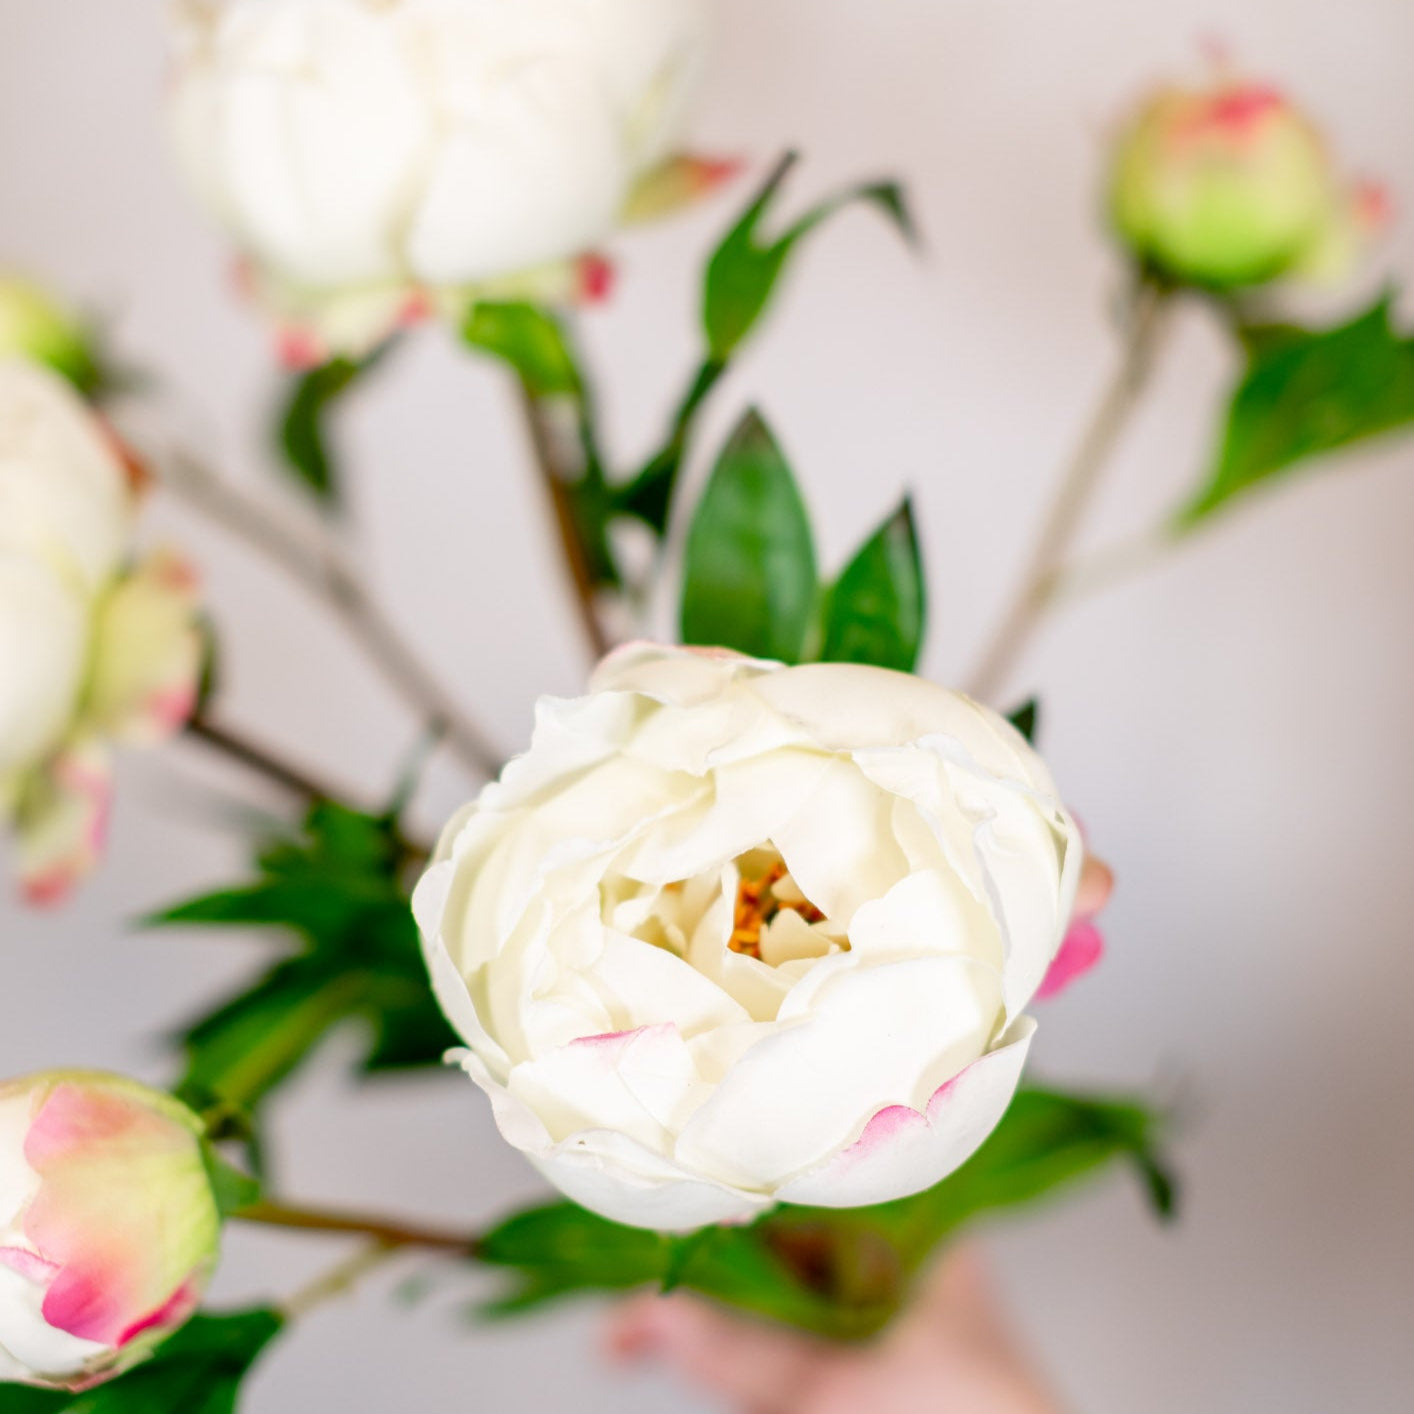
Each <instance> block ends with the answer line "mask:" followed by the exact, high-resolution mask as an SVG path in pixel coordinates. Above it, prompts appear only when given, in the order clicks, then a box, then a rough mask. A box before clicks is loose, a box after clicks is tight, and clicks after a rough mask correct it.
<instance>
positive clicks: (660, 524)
mask: <svg viewBox="0 0 1414 1414" xmlns="http://www.w3.org/2000/svg"><path fill="white" fill-rule="evenodd" d="M726 371H727V365H726V363H725V362H724V361H723V360H721V359H718V358H708V359H706V360H704V362H703V363H702V365H701V366H700V367H699V368H698V369H697V372H696V373H695V374H694V375H693V379H692V382H691V383H690V384H689V386H688V390H687V393H686V394H685V395H684V397H683V399H682V402H681V403H680V404H679V405H678V409H677V412H676V413H675V414H674V415H673V421H672V427H671V429H670V431H669V433H668V440H667V442H666V443H665V444H664V445H663V447H662V448H661V450H659V451H658V452H656V453H654V455H653V457H652V458H651V459H650V460H649V462H648V464H647V465H646V466H645V467H644V468H643V470H642V471H640V472H639V473H638V475H637V476H636V477H635V478H634V479H633V480H632V481H631V482H629V484H628V485H627V486H624V487H622V488H620V489H618V490H617V491H616V493H615V509H616V510H618V511H619V512H620V513H621V514H623V515H631V516H634V517H636V518H637V519H638V520H641V521H642V522H643V523H644V524H645V525H646V526H648V527H649V528H650V529H651V530H652V531H653V532H654V533H655V534H656V535H657V536H658V538H659V539H660V540H661V539H662V538H663V537H664V536H665V535H666V534H667V533H668V521H669V518H670V517H671V515H672V508H673V494H674V492H675V491H676V490H677V484H678V480H679V478H680V477H681V475H682V468H683V462H684V460H685V459H686V457H687V449H688V443H689V441H690V440H691V437H692V432H693V429H694V427H695V426H696V425H697V415H698V413H699V412H700V411H701V410H702V408H703V406H704V405H705V404H706V402H707V399H708V397H709V396H710V395H711V393H712V390H713V389H714V388H715V387H716V386H717V384H718V383H719V382H721V380H722V376H723V375H724V374H725V373H726Z"/></svg>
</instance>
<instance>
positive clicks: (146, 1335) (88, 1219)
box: [0, 1071, 221, 1389]
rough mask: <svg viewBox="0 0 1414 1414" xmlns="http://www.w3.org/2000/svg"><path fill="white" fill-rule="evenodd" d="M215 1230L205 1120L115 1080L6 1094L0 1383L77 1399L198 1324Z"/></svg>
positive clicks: (1, 1127)
mask: <svg viewBox="0 0 1414 1414" xmlns="http://www.w3.org/2000/svg"><path fill="white" fill-rule="evenodd" d="M220 1229H221V1219H220V1214H219V1212H218V1209H217V1203H216V1198H215V1195H214V1194H213V1191H212V1186H211V1180H210V1178H209V1176H208V1170H207V1166H206V1161H205V1156H204V1151H203V1146H202V1126H201V1122H200V1120H198V1118H197V1117H196V1116H195V1115H194V1114H193V1113H192V1112H191V1111H190V1110H188V1109H187V1108H186V1107H185V1106H184V1105H181V1104H179V1103H177V1101H175V1100H173V1099H172V1098H170V1097H169V1096H167V1095H164V1094H161V1093H160V1092H158V1091H155V1090H149V1089H148V1088H147V1087H145V1086H143V1085H139V1084H137V1083H136V1082H135V1081H131V1080H126V1079H123V1078H121V1077H119V1076H113V1075H102V1074H94V1073H90V1072H81V1071H52V1072H47V1073H45V1074H42V1075H35V1076H30V1077H27V1078H25V1079H22V1080H16V1081H11V1082H9V1083H6V1084H0V1382H5V1381H8V1382H18V1383H21V1384H30V1385H40V1386H45V1387H51V1388H58V1389H81V1388H84V1387H86V1386H88V1385H90V1384H93V1383H96V1382H97V1381H99V1380H103V1379H106V1378H108V1377H109V1376H111V1375H114V1374H117V1373H119V1372H120V1371H122V1370H124V1369H126V1368H128V1366H130V1365H131V1364H133V1363H134V1362H135V1361H136V1360H139V1359H141V1358H142V1357H143V1356H144V1355H145V1354H146V1353H147V1352H148V1351H150V1350H151V1349H152V1348H153V1346H155V1345H156V1344H157V1343H159V1342H160V1341H161V1340H162V1339H164V1338H165V1337H166V1336H168V1335H170V1334H171V1333H172V1332H173V1331H175V1330H176V1329H177V1328H178V1327H180V1326H181V1325H183V1324H184V1323H185V1322H186V1320H187V1319H188V1318H189V1317H190V1316H191V1315H192V1314H193V1312H194V1311H195V1310H196V1307H197V1305H198V1303H199V1302H200V1300H201V1297H202V1294H203V1292H204V1290H205V1288H206V1284H207V1281H208V1279H209V1278H210V1275H211V1272H212V1270H213V1269H214V1267H215V1264H216V1258H217V1250H218V1244H219V1239H220Z"/></svg>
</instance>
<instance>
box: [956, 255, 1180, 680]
mask: <svg viewBox="0 0 1414 1414" xmlns="http://www.w3.org/2000/svg"><path fill="white" fill-rule="evenodd" d="M1169 293H1170V292H1169V291H1168V290H1167V289H1165V288H1164V287H1162V286H1160V285H1157V284H1155V283H1154V282H1153V281H1152V280H1148V279H1142V280H1141V281H1140V283H1139V285H1138V288H1137V289H1136V292H1135V295H1134V299H1133V304H1132V307H1131V309H1130V311H1129V323H1128V327H1127V329H1126V334H1125V342H1124V350H1123V355H1122V357H1121V359H1120V364H1119V368H1118V371H1117V372H1116V375H1115V377H1114V379H1113V381H1112V382H1111V384H1110V386H1109V388H1108V389H1107V390H1106V392H1105V395H1104V397H1103V398H1102V399H1101V401H1100V405H1099V407H1098V408H1097V409H1096V411H1095V415H1094V416H1093V417H1092V418H1091V420H1090V423H1089V425H1088V426H1087V427H1086V429H1085V434H1084V436H1083V437H1082V438H1081V440H1080V445H1079V447H1077V448H1076V451H1075V454H1074V456H1073V457H1072V458H1071V461H1070V465H1069V467H1068V468H1067V469H1066V472H1065V475H1064V476H1063V478H1062V480H1061V485H1060V488H1059V490H1058V491H1057V493H1056V497H1055V500H1054V501H1053V502H1052V503H1051V508H1050V511H1049V512H1048V514H1047V516H1046V519H1045V522H1044V524H1043V526H1042V529H1041V533H1040V536H1039V537H1038V539H1037V542H1036V546H1035V549H1034V550H1033V551H1032V554H1031V558H1030V560H1029V561H1028V563H1027V567H1026V572H1025V575H1024V577H1023V580H1022V583H1021V586H1020V588H1019V589H1018V590H1017V592H1016V595H1015V596H1014V598H1013V599H1012V601H1011V603H1010V605H1009V607H1008V609H1007V611H1006V613H1005V614H1004V615H1003V617H1002V622H1001V625H1000V626H999V628H998V629H997V632H996V634H995V635H994V637H993V639H992V641H991V643H990V645H989V646H988V648H987V650H986V652H985V653H984V654H983V657H982V661H981V663H980V664H979V666H978V668H977V670H976V672H975V674H974V675H973V678H972V681H971V684H970V686H969V687H968V691H969V692H970V693H971V694H972V695H973V696H974V697H977V698H980V699H982V700H983V701H988V700H991V699H993V698H995V697H996V695H997V693H998V692H999V691H1000V690H1001V689H1002V688H1003V687H1005V685H1006V681H1007V678H1008V677H1009V676H1010V674H1011V672H1012V670H1013V668H1015V666H1016V663H1017V661H1018V660H1019V659H1020V657H1021V655H1022V653H1023V652H1024V651H1025V650H1026V648H1027V646H1028V645H1029V644H1030V642H1031V639H1032V637H1033V636H1034V635H1035V633H1036V630H1037V629H1038V628H1039V627H1040V624H1041V621H1042V620H1043V619H1044V617H1045V615H1046V613H1047V611H1048V610H1049V609H1050V607H1051V605H1052V603H1053V599H1054V594H1055V589H1056V584H1057V581H1058V577H1059V575H1060V572H1061V569H1062V567H1063V565H1064V563H1065V558H1066V555H1067V554H1068V552H1069V550H1070V546H1071V543H1072V541H1073V540H1074V538H1075V534H1076V532H1077V531H1078V529H1079V528H1080V523H1081V521H1082V520H1083V518H1084V515H1085V512H1086V511H1087V510H1088V509H1089V507H1090V503H1091V501H1092V499H1093V497H1094V495H1095V492H1096V490H1097V489H1098V488H1099V485H1100V482H1101V480H1102V478H1103V476H1104V472H1105V470H1106V469H1107V467H1108V466H1109V464H1110V461H1111V458H1112V456H1113V453H1114V451H1115V448H1116V446H1117V445H1118V443H1119V440H1120V437H1121V436H1122V434H1123V433H1124V430H1125V428H1126V427H1127V426H1128V424H1129V418H1130V415H1131V414H1132V413H1133V411H1134V409H1135V407H1136V406H1137V404H1138V401H1139V397H1140V395H1141V394H1142V393H1143V391H1144V389H1145V387H1146V386H1147V384H1148V381H1149V374H1150V371H1151V370H1152V368H1153V364H1154V359H1155V355H1156V354H1157V352H1158V347H1159V343H1160V339H1161V336H1162V333H1163V330H1164V327H1165V320H1164V315H1165V314H1166V313H1167V310H1168V305H1169Z"/></svg>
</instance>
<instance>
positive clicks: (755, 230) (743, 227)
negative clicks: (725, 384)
mask: <svg viewBox="0 0 1414 1414" xmlns="http://www.w3.org/2000/svg"><path fill="white" fill-rule="evenodd" d="M795 162H796V155H795V154H794V153H789V154H787V155H786V157H784V158H783V159H782V160H781V161H780V163H778V164H777V166H776V169H775V171H774V172H772V173H771V175H770V177H769V178H768V180H767V182H766V184H765V186H764V187H763V188H762V189H761V191H760V193H759V194H758V195H757V197H756V199H755V200H754V201H753V202H752V203H751V206H750V207H749V208H748V209H747V212H746V214H745V215H744V216H743V217H742V218H741V220H740V221H739V222H738V223H737V224H736V226H735V227H733V228H732V230H731V232H730V233H729V234H728V235H727V238H726V239H725V240H724V241H723V242H722V244H721V245H720V246H718V248H717V251H716V253H715V254H714V255H713V257H712V259H711V262H710V263H709V265H708V267H707V282H706V290H705V294H704V299H703V311H702V318H703V325H704V327H705V329H706V332H707V346H708V349H709V350H710V352H711V354H712V356H713V358H715V359H717V360H721V361H725V360H727V359H729V358H730V357H731V356H732V354H733V353H735V352H736V350H737V348H738V347H739V346H740V345H741V343H742V342H743V340H745V339H746V337H747V336H748V335H749V334H750V333H751V331H752V330H753V329H754V328H755V327H756V324H757V323H758V322H759V320H760V319H761V316H762V315H763V314H764V313H765V311H766V308H767V306H768V305H769V304H770V301H771V297H772V295H773V294H774V293H775V290H776V286H777V283H778V282H779V280H780V277H781V275H782V273H783V271H784V270H785V268H786V265H787V263H788V261H789V260H790V257H791V255H792V254H793V252H794V251H795V249H796V247H797V246H798V245H799V244H800V242H801V240H802V239H804V237H806V236H808V235H809V234H810V233H811V232H812V231H813V230H815V229H816V227H818V226H820V225H821V224H822V223H823V222H825V221H826V220H828V219H829V218H830V217H831V216H833V215H834V214H835V213H836V212H838V211H842V210H843V209H845V208H846V207H848V206H853V205H856V204H859V203H864V204H866V205H870V206H874V207H876V208H877V209H878V210H879V211H881V212H882V213H883V214H884V215H885V216H886V217H888V219H889V220H890V221H892V222H893V224H894V225H895V226H897V227H898V229H899V230H900V231H901V232H902V233H903V235H904V237H905V238H906V239H908V240H910V241H912V240H914V239H915V230H914V225H913V220H912V217H911V215H910V213H909V210H908V205H907V201H906V199H905V196H904V192H903V188H902V187H901V186H900V185H899V184H898V183H897V182H870V183H866V184H864V185H862V186H857V187H852V188H850V189H849V190H848V191H844V192H840V193H839V194H838V195H836V196H833V197H831V198H830V199H829V200H827V201H824V202H821V203H820V205H818V206H816V207H814V208H813V209H812V210H810V211H809V212H807V213H806V214H805V215H804V216H802V217H801V218H800V219H799V220H798V221H796V223H795V224H794V225H793V226H791V227H790V228H789V229H788V230H787V231H786V232H785V234H784V235H782V236H780V237H778V238H777V239H776V240H774V241H762V240H761V239H760V230H761V225H762V223H763V222H764V221H765V219H766V217H767V215H768V214H769V213H770V211H771V208H772V207H773V206H774V205H775V200H776V197H777V196H778V195H779V194H780V190H781V186H782V184H783V183H784V182H785V179H786V176H787V175H788V173H789V172H790V170H791V168H792V167H793V166H794V165H795Z"/></svg>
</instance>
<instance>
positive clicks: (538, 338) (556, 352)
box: [462, 300, 584, 398]
mask: <svg viewBox="0 0 1414 1414" xmlns="http://www.w3.org/2000/svg"><path fill="white" fill-rule="evenodd" d="M462 337H463V338H464V339H465V340H466V342H467V343H468V344H470V345H471V346H472V347H473V348H478V349H481V350H482V351H483V352H485V353H489V354H493V355H494V356H495V357H496V358H499V359H500V360H502V362H504V363H507V364H509V365H510V366H511V368H513V369H514V370H515V372H516V374H517V375H518V376H519V378H520V380H521V382H522V383H523V384H524V385H525V388H526V390H527V391H528V392H529V393H530V394H531V396H532V397H536V398H546V397H554V396H557V395H563V396H568V397H575V396H577V395H578V394H579V393H580V392H581V390H582V389H583V386H584V384H583V380H582V378H581V377H580V372H579V369H578V367H577V366H576V364H575V359H574V355H573V354H572V353H571V352H570V347H569V344H568V342H567V341H566V339H565V335H564V331H563V330H562V329H561V328H560V325H559V323H558V322H557V321H556V319H555V318H554V316H553V315H551V314H549V313H547V312H546V311H545V310H543V309H541V308H539V306H537V305H533V304H526V303H523V302H517V303H496V302H494V301H490V300H481V301H479V302H478V303H477V304H475V305H473V306H472V308H471V312H470V313H469V314H468V315H467V318H466V323H465V324H464V325H463V326H462Z"/></svg>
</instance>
